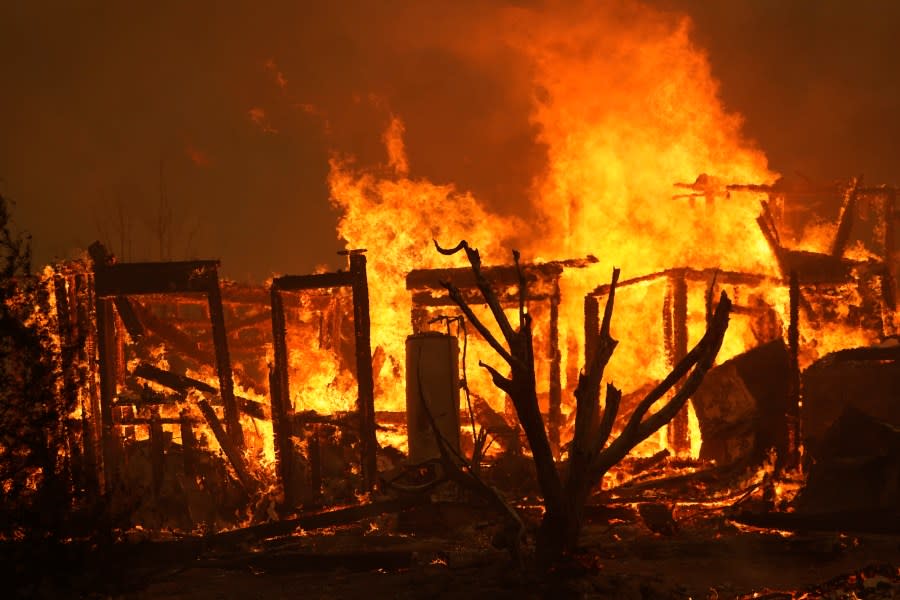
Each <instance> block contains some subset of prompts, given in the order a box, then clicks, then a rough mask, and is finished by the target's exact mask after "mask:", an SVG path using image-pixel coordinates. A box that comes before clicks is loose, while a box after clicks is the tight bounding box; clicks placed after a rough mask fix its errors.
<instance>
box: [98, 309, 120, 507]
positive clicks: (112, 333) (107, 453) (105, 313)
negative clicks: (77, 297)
mask: <svg viewBox="0 0 900 600" xmlns="http://www.w3.org/2000/svg"><path fill="white" fill-rule="evenodd" d="M96 303H97V305H96V313H97V354H98V361H99V371H100V430H101V448H102V454H103V467H102V469H103V489H104V492H105V493H106V494H110V493H111V492H112V490H113V489H114V487H115V481H116V467H117V464H118V456H119V440H118V432H117V431H116V429H115V425H114V423H113V413H112V406H113V400H114V398H115V396H116V391H117V390H116V387H117V385H116V371H117V365H116V362H117V359H118V353H117V352H116V339H115V338H116V329H115V313H114V312H113V301H112V300H111V299H107V298H100V297H99V296H97V297H96Z"/></svg>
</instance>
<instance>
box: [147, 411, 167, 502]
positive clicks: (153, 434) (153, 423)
mask: <svg viewBox="0 0 900 600" xmlns="http://www.w3.org/2000/svg"><path fill="white" fill-rule="evenodd" d="M165 467H166V446H165V438H164V433H163V426H162V422H161V420H160V416H159V409H158V408H154V409H153V411H152V412H151V413H150V471H151V474H152V478H153V493H154V494H155V495H157V496H158V495H159V493H160V491H161V490H162V484H163V477H164V475H165Z"/></svg>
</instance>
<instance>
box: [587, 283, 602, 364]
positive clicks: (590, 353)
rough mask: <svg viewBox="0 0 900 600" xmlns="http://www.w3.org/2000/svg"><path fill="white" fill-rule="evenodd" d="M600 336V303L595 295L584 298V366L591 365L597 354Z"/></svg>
mask: <svg viewBox="0 0 900 600" xmlns="http://www.w3.org/2000/svg"><path fill="white" fill-rule="evenodd" d="M599 335H600V301H599V300H598V299H597V297H596V296H594V295H593V294H588V295H586V296H585V297H584V364H586V365H589V364H591V363H592V362H593V360H594V353H595V352H597V337H598V336H599Z"/></svg>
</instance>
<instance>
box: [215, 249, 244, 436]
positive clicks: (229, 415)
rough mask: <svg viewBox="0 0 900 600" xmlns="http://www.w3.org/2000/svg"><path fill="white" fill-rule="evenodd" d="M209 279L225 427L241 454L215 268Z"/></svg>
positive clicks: (239, 426) (238, 416) (240, 434)
mask: <svg viewBox="0 0 900 600" xmlns="http://www.w3.org/2000/svg"><path fill="white" fill-rule="evenodd" d="M216 264H218V263H216ZM210 271H211V272H210V273H208V274H207V275H206V278H207V285H208V287H207V290H206V292H207V298H208V299H209V320H210V321H211V323H212V337H213V342H214V343H215V345H216V373H217V374H218V376H219V393H220V394H221V395H222V403H223V404H224V408H225V426H226V427H227V428H228V435H229V436H231V440H232V442H233V443H234V444H235V446H237V449H238V451H239V452H242V451H243V449H244V432H243V430H242V429H241V417H240V414H238V407H237V400H236V399H235V397H234V376H233V374H232V372H231V357H230V356H229V354H228V334H227V332H226V330H225V312H224V310H223V309H222V294H221V290H220V289H219V276H218V273H217V272H216V269H215V267H214V266H213V267H211V268H210Z"/></svg>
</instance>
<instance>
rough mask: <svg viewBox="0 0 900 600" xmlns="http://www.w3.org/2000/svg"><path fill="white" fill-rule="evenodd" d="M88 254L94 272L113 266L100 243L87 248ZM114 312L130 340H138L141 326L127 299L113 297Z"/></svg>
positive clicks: (113, 258)
mask: <svg viewBox="0 0 900 600" xmlns="http://www.w3.org/2000/svg"><path fill="white" fill-rule="evenodd" d="M88 254H89V255H90V257H91V260H92V261H93V263H94V271H95V272H96V271H98V270H105V269H106V268H108V267H109V266H111V265H113V264H115V260H116V259H115V257H114V256H113V255H112V253H110V252H109V250H107V249H106V247H105V246H104V245H103V244H101V243H100V242H94V243H93V244H91V246H90V247H89V248H88ZM115 303H116V310H117V311H118V313H119V317H120V318H121V319H122V324H123V325H125V330H126V331H127V332H128V335H129V336H131V338H132V339H138V338H139V337H141V336H142V335H143V334H144V328H143V325H141V322H140V320H139V319H138V318H137V315H135V313H134V309H133V308H132V306H131V303H130V302H129V301H128V298H126V297H125V296H122V295H119V296H116V297H115Z"/></svg>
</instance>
